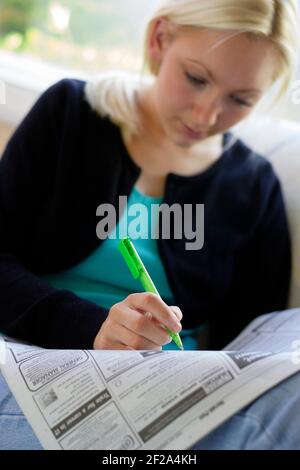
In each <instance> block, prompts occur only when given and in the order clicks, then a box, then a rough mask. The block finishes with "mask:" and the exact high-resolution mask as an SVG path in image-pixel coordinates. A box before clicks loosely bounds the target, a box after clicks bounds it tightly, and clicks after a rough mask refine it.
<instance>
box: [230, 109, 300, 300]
mask: <svg viewBox="0 0 300 470" xmlns="http://www.w3.org/2000/svg"><path fill="white" fill-rule="evenodd" d="M233 133H234V134H235V135H236V136H238V137H240V138H242V139H243V141H244V142H245V143H246V144H247V145H249V146H250V147H251V148H252V149H254V150H255V151H256V152H258V153H260V154H262V155H264V156H265V157H266V158H268V160H269V161H270V162H271V163H272V165H273V168H274V170H275V171H276V173H277V175H278V177H279V179H280V181H281V185H282V189H283V193H284V198H285V203H286V208H287V213H288V219H289V225H290V230H291V236H292V257H293V258H292V262H293V271H292V281H291V291H290V298H289V307H290V308H294V307H300V123H299V124H298V123H296V122H292V121H288V120H284V119H278V118H266V117H255V118H251V119H250V120H248V121H245V122H242V123H241V125H239V126H236V127H235V128H234V129H233Z"/></svg>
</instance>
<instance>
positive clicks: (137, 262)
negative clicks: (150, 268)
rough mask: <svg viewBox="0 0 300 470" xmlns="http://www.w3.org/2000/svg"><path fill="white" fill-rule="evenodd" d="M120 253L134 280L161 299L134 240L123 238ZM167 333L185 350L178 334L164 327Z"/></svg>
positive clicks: (119, 246) (120, 243)
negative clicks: (137, 280)
mask: <svg viewBox="0 0 300 470" xmlns="http://www.w3.org/2000/svg"><path fill="white" fill-rule="evenodd" d="M118 248H119V250H120V252H121V253H122V255H123V258H124V259H125V261H126V263H127V266H128V268H129V270H130V272H131V274H132V276H133V277H134V279H139V280H140V282H141V284H142V286H143V287H144V289H145V291H146V292H154V294H157V295H158V296H159V297H160V295H159V293H158V291H157V289H156V287H155V285H154V284H153V282H152V279H151V277H150V276H149V274H148V272H147V269H146V268H145V266H144V264H143V262H142V260H141V258H140V256H139V254H138V252H137V251H136V249H135V247H134V245H133V243H132V240H131V238H130V237H125V238H123V239H122V240H121V241H120V242H119V245H118ZM164 328H165V329H166V331H167V332H168V333H169V335H170V336H171V338H172V340H173V341H174V343H175V344H176V345H177V346H178V347H179V349H181V350H183V345H182V342H181V339H180V336H179V334H178V333H174V332H173V331H171V330H169V328H167V327H166V326H165V327H164Z"/></svg>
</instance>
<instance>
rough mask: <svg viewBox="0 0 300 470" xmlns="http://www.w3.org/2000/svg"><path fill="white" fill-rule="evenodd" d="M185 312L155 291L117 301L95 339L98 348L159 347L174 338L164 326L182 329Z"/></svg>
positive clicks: (131, 348)
mask: <svg viewBox="0 0 300 470" xmlns="http://www.w3.org/2000/svg"><path fill="white" fill-rule="evenodd" d="M181 319H182V313H181V310H180V308H179V307H173V306H172V307H169V306H168V305H167V304H166V303H165V302H164V301H163V300H162V299H161V298H160V297H159V296H158V295H156V294H153V293H151V292H143V293H136V294H130V295H129V296H128V297H126V299H124V300H123V301H122V302H118V303H117V304H115V305H113V306H112V307H111V309H110V311H109V314H108V316H107V319H106V320H105V322H104V323H103V325H102V326H101V328H100V330H99V333H98V334H97V336H96V338H95V341H94V345H93V347H94V349H126V350H143V349H158V350H160V349H161V347H162V346H163V345H165V344H168V343H170V342H171V338H170V336H169V334H168V333H167V332H166V330H165V328H164V327H163V326H166V327H168V328H169V329H170V330H172V331H174V332H175V333H178V332H179V331H180V330H181V324H180V320H181Z"/></svg>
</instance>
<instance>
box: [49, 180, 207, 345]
mask: <svg viewBox="0 0 300 470" xmlns="http://www.w3.org/2000/svg"><path fill="white" fill-rule="evenodd" d="M162 199H163V198H157V197H152V196H148V195H145V194H143V193H141V192H140V191H139V190H138V189H137V188H136V187H134V188H133V190H132V192H131V194H130V195H129V197H128V200H127V207H126V208H125V210H124V212H123V214H122V215H121V217H120V220H119V222H118V223H117V225H116V226H115V227H114V229H113V230H112V232H111V233H110V234H109V236H108V238H106V239H105V240H104V241H103V242H102V243H101V245H100V246H99V248H97V250H96V251H94V252H93V253H91V254H90V255H89V256H88V257H87V258H86V259H84V260H83V261H82V262H80V263H79V264H77V265H76V266H73V267H71V268H70V269H68V270H66V271H63V272H59V273H56V274H52V275H47V276H43V278H44V279H45V280H47V281H48V282H49V283H50V284H51V285H52V286H53V287H55V288H57V289H68V290H70V291H72V292H73V293H74V294H76V295H77V296H79V297H81V298H84V299H87V300H89V301H91V302H94V303H95V304H97V305H100V306H102V307H104V308H107V309H110V308H111V307H112V306H113V305H114V304H115V303H117V302H120V301H122V300H124V299H125V298H126V297H127V296H128V295H129V294H131V293H133V292H144V289H143V287H142V285H141V284H140V281H139V280H138V279H134V278H133V276H132V275H131V273H130V271H129V269H128V266H127V265H126V263H125V261H124V259H123V257H122V255H121V253H120V251H119V249H118V243H119V241H120V239H122V238H123V237H124V236H126V235H128V236H130V237H131V239H132V240H133V242H134V246H135V247H136V249H137V251H138V253H139V255H140V257H141V259H142V261H143V263H144V265H145V267H146V269H147V271H148V273H149V275H150V277H151V279H152V281H153V282H154V284H155V286H156V288H157V290H158V292H159V294H160V296H161V297H162V299H163V300H164V301H165V302H166V303H167V304H168V305H176V303H175V300H174V298H173V293H172V291H171V289H170V286H169V283H168V279H167V277H166V273H165V270H164V266H163V264H162V262H161V259H160V256H159V252H158V247H157V240H156V239H155V238H151V233H153V232H154V231H155V227H156V223H157V214H155V205H156V207H158V206H157V205H159V204H161V203H162ZM151 208H152V214H153V215H152V217H151ZM183 314H184V312H183ZM200 329H202V328H199V330H200ZM195 332H196V331H195V330H183V331H182V332H181V333H180V337H181V339H182V343H183V346H184V349H190V350H191V349H198V347H197V341H196V339H195V338H194V337H193V335H194V334H195ZM163 349H178V348H177V346H176V344H175V343H174V342H173V341H172V343H170V344H168V345H167V346H164V347H163Z"/></svg>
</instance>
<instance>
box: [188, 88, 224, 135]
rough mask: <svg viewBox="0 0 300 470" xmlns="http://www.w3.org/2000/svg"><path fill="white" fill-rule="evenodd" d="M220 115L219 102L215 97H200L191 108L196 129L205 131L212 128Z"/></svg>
mask: <svg viewBox="0 0 300 470" xmlns="http://www.w3.org/2000/svg"><path fill="white" fill-rule="evenodd" d="M220 114H221V102H220V99H219V98H218V97H216V96H214V97H208V96H207V97H204V96H202V97H200V98H199V100H198V101H197V102H196V103H195V105H194V108H193V115H194V124H195V126H196V125H197V128H198V129H201V130H206V129H209V128H211V127H213V126H214V125H215V124H216V123H217V121H218V119H219V116H220Z"/></svg>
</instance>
